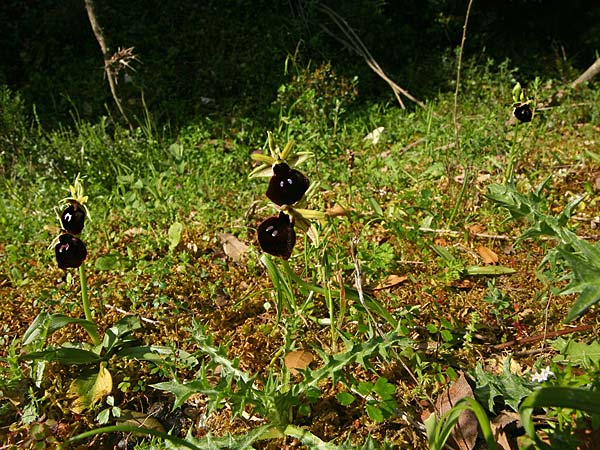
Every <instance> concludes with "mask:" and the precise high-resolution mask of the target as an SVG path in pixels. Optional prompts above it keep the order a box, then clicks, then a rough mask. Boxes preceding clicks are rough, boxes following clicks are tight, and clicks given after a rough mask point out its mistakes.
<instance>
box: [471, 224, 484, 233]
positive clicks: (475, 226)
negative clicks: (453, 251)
mask: <svg viewBox="0 0 600 450" xmlns="http://www.w3.org/2000/svg"><path fill="white" fill-rule="evenodd" d="M483 230H484V228H483V225H480V224H478V223H474V224H473V225H471V226H470V227H469V233H471V234H472V235H474V234H479V233H483Z"/></svg>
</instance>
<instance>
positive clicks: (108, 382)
mask: <svg viewBox="0 0 600 450" xmlns="http://www.w3.org/2000/svg"><path fill="white" fill-rule="evenodd" d="M110 391H112V376H111V375H110V372H109V371H108V370H107V369H106V366H105V365H104V364H100V370H98V373H96V372H88V373H85V374H83V375H82V376H80V377H79V378H76V379H75V380H73V381H72V382H71V385H70V386H69V392H68V396H69V397H74V398H73V402H72V403H71V411H73V412H74V413H76V414H81V413H82V412H83V411H85V410H86V409H88V408H90V407H92V406H93V405H94V404H95V403H96V402H98V401H99V400H100V399H102V398H103V397H105V396H107V395H108V394H110Z"/></svg>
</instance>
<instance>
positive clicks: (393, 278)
mask: <svg viewBox="0 0 600 450" xmlns="http://www.w3.org/2000/svg"><path fill="white" fill-rule="evenodd" d="M406 280H408V277H407V276H406V275H388V276H387V277H386V278H385V279H384V280H382V281H381V282H380V283H379V284H377V286H375V287H374V288H372V289H371V290H373V291H380V290H382V289H390V288H393V287H395V286H398V285H399V284H400V283H404V282H405V281H406Z"/></svg>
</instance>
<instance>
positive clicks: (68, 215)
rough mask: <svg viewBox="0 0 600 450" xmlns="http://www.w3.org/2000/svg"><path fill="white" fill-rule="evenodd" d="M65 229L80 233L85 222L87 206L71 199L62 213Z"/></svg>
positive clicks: (62, 223)
mask: <svg viewBox="0 0 600 450" xmlns="http://www.w3.org/2000/svg"><path fill="white" fill-rule="evenodd" d="M60 224H61V226H62V228H63V230H65V231H68V232H69V233H71V234H80V233H81V231H82V230H83V225H84V224H85V208H84V207H83V205H81V204H80V203H79V202H77V201H75V200H71V201H70V202H69V204H68V205H67V207H66V208H65V209H63V211H62V213H61V214H60Z"/></svg>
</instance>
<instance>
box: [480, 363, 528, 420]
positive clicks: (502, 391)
mask: <svg viewBox="0 0 600 450" xmlns="http://www.w3.org/2000/svg"><path fill="white" fill-rule="evenodd" d="M474 375H475V381H476V387H475V389H474V393H475V397H476V398H477V399H478V400H479V401H483V402H484V404H486V405H487V408H488V411H493V410H494V407H495V404H496V403H495V399H496V398H497V397H499V398H501V399H502V400H503V401H504V403H505V404H506V405H508V406H510V407H511V408H512V409H513V410H514V411H518V410H519V409H518V408H519V404H520V403H521V400H522V399H523V398H525V397H527V396H528V395H529V394H531V392H533V390H534V388H536V387H537V384H536V383H532V382H529V381H526V379H525V378H524V377H522V376H520V375H516V374H513V373H511V371H510V360H507V361H506V362H505V363H504V370H503V373H502V374H501V375H494V374H490V373H487V372H485V371H484V370H483V368H482V366H481V364H479V363H478V364H477V366H476V367H475V374H474Z"/></svg>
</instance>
